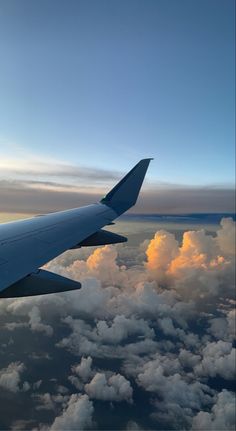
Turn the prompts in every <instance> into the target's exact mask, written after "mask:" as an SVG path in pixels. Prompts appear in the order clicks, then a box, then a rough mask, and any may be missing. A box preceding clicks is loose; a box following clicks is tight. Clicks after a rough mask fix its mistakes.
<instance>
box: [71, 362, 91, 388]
mask: <svg viewBox="0 0 236 431" xmlns="http://www.w3.org/2000/svg"><path fill="white" fill-rule="evenodd" d="M92 361H93V360H92V358H91V356H88V357H87V358H84V357H83V356H82V358H81V361H80V363H79V364H77V365H74V366H73V367H72V371H73V372H74V373H75V374H77V375H78V376H79V377H81V379H82V381H83V382H87V381H88V379H89V378H90V377H91V375H92V368H91V366H92Z"/></svg>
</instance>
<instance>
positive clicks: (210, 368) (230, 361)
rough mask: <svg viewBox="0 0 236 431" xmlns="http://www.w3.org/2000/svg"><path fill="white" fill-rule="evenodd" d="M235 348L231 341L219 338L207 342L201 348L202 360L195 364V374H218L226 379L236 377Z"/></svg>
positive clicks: (212, 375)
mask: <svg viewBox="0 0 236 431" xmlns="http://www.w3.org/2000/svg"><path fill="white" fill-rule="evenodd" d="M235 364H236V349H234V348H233V347H232V343H229V342H228V343H227V342H225V341H222V340H219V341H217V342H213V343H207V345H206V346H205V347H204V348H203V350H202V361H201V362H200V363H199V364H197V365H196V366H195V373H196V375H202V376H210V377H215V376H217V375H218V376H220V377H223V378H224V379H226V380H234V379H235V378H236V369H235Z"/></svg>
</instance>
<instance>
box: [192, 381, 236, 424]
mask: <svg viewBox="0 0 236 431" xmlns="http://www.w3.org/2000/svg"><path fill="white" fill-rule="evenodd" d="M235 401H236V400H235V394H234V393H233V392H229V391H227V390H225V389H223V391H222V392H220V393H219V394H218V395H217V400H216V403H215V404H214V406H213V407H212V409H211V411H210V412H206V411H200V412H199V413H198V414H197V415H196V416H195V417H194V418H193V424H192V430H193V431H201V430H202V431H206V430H207V431H230V430H232V431H233V430H235V416H236V412H235Z"/></svg>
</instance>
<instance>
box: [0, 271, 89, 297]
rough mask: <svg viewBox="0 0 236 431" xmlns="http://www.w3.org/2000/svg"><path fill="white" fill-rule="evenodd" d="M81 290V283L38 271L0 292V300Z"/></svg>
mask: <svg viewBox="0 0 236 431" xmlns="http://www.w3.org/2000/svg"><path fill="white" fill-rule="evenodd" d="M80 288H81V283H79V282H78V281H74V280H71V279H69V278H66V277H62V276H61V275H58V274H54V273H53V272H49V271H45V270H43V269H39V270H38V271H37V272H36V273H33V274H30V275H28V276H27V277H25V278H23V279H22V280H20V281H17V283H14V284H12V285H11V286H9V287H8V288H7V289H5V290H3V291H1V292H0V298H18V297H22V296H36V295H46V294H49V293H58V292H66V291H68V290H77V289H80Z"/></svg>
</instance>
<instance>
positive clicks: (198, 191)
mask: <svg viewBox="0 0 236 431" xmlns="http://www.w3.org/2000/svg"><path fill="white" fill-rule="evenodd" d="M92 177H93V176H92V175H91V177H90V178H89V179H88V180H85V177H84V178H83V177H81V178H82V179H80V180H78V182H77V183H75V182H74V181H73V182H72V183H68V182H66V181H65V182H64V183H63V182H62V179H61V177H60V178H59V180H58V181H56V180H55V181H52V178H49V179H44V180H42V179H41V180H35V175H34V178H32V179H31V180H29V179H12V178H11V179H0V201H1V211H2V212H12V213H24V214H27V213H29V214H36V213H47V212H53V211H61V210H66V209H68V208H77V207H79V206H84V205H88V204H91V203H94V202H98V201H100V200H101V198H102V197H103V196H104V194H106V193H107V192H108V191H109V190H110V189H111V188H112V187H113V186H114V183H115V182H117V180H115V181H114V180H113V181H111V182H110V181H109V180H108V179H107V180H102V179H100V180H96V179H93V178H92ZM91 178H92V179H91ZM120 178H121V176H119V179H120ZM234 201H235V196H234V189H233V188H228V187H219V188H217V187H208V188H204V187H201V186H195V187H188V186H182V187H181V188H180V187H177V186H173V185H170V186H169V188H162V187H161V186H158V185H156V186H155V190H153V187H152V188H151V187H149V186H148V185H146V186H145V187H144V188H143V190H142V192H141V196H140V198H139V200H138V202H137V204H136V205H135V207H134V208H132V209H131V210H130V213H136V214H152V213H154V214H189V213H234V210H235V205H234Z"/></svg>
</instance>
